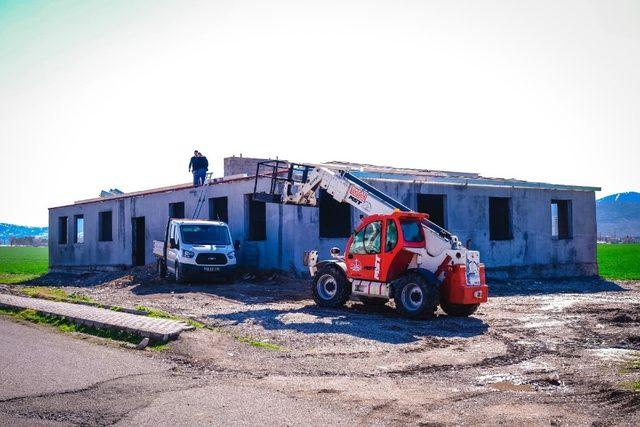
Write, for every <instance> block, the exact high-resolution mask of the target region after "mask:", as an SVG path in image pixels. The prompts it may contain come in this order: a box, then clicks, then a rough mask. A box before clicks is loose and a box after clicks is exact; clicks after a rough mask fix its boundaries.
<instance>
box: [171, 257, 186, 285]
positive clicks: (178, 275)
mask: <svg viewBox="0 0 640 427" xmlns="http://www.w3.org/2000/svg"><path fill="white" fill-rule="evenodd" d="M173 279H174V280H175V282H176V283H184V275H183V273H182V268H181V267H180V263H179V262H178V261H176V266H175V268H174V273H173Z"/></svg>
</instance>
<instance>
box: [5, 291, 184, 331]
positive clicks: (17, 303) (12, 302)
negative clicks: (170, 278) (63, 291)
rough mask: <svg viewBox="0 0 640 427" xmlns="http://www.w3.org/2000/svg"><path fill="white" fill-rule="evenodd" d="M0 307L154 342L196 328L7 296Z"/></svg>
mask: <svg viewBox="0 0 640 427" xmlns="http://www.w3.org/2000/svg"><path fill="white" fill-rule="evenodd" d="M0 306H1V307H6V308H11V309H21V310H24V309H29V310H34V311H36V312H38V313H40V314H43V315H47V316H56V317H60V318H63V319H67V320H70V321H72V322H74V323H77V324H79V325H85V326H89V327H94V328H101V329H115V330H119V331H123V332H129V333H134V334H138V335H140V336H142V337H147V338H149V339H150V340H151V341H155V342H158V341H160V342H167V341H168V340H170V339H176V338H177V337H178V336H179V335H180V333H181V332H182V331H186V330H192V329H195V328H194V327H193V326H191V325H188V324H186V323H184V322H180V321H176V320H170V319H159V318H154V317H147V316H140V315H136V314H131V313H125V312H121V311H113V310H109V309H105V308H98V307H92V306H87V305H81V304H73V303H67V302H58V301H50V300H45V299H40V298H29V297H20V296H15V295H8V294H0Z"/></svg>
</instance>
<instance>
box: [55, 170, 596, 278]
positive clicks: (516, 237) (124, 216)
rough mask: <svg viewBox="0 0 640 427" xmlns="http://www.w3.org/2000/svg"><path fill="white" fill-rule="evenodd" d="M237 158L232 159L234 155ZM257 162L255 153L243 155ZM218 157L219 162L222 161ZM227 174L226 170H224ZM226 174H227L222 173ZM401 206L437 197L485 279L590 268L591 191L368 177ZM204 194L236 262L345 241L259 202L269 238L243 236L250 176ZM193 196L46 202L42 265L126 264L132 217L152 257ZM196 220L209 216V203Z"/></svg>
mask: <svg viewBox="0 0 640 427" xmlns="http://www.w3.org/2000/svg"><path fill="white" fill-rule="evenodd" d="M236 159H240V158H236ZM248 160H255V159H248ZM226 166H227V165H226V164H225V168H226ZM230 172H231V171H230ZM230 174H232V173H230ZM370 182H371V183H372V184H373V185H374V186H376V187H378V188H380V189H381V190H382V191H384V192H386V193H387V194H389V195H390V196H392V197H394V198H396V199H398V200H399V201H401V202H402V203H403V204H405V205H407V206H409V207H411V208H413V209H416V207H417V206H416V205H417V194H419V193H425V194H444V195H445V196H446V198H445V217H446V227H447V228H448V229H449V230H450V231H451V232H452V233H453V234H456V235H457V236H458V237H459V238H460V240H461V241H462V242H463V244H467V243H468V244H469V246H470V247H471V248H473V249H477V250H479V251H480V256H481V260H482V261H483V262H484V263H485V264H486V266H487V268H488V271H489V276H490V277H493V278H507V277H562V276H579V275H594V274H597V264H596V221H595V194H594V193H593V192H590V191H570V190H542V189H517V188H508V187H486V186H482V187H479V186H478V187H475V186H466V187H462V186H453V185H442V184H426V183H414V182H397V181H396V182H390V181H376V180H372V181H370ZM205 191H206V198H207V199H208V198H210V197H220V196H227V197H228V209H229V227H230V228H231V233H232V235H233V238H234V240H239V241H240V242H241V249H240V251H239V260H240V262H241V263H244V264H246V265H250V266H254V267H258V268H277V269H282V270H287V271H293V272H297V273H302V274H305V273H306V270H305V268H304V266H303V265H302V257H303V253H304V251H306V250H309V249H318V250H319V251H320V256H321V257H328V254H329V249H330V248H331V247H333V246H338V247H341V248H344V246H345V244H346V239H327V238H320V237H319V211H318V209H317V208H308V207H300V206H288V205H287V206H284V205H278V204H267V207H266V214H267V233H266V234H267V239H266V240H265V241H249V240H247V234H248V218H247V215H248V211H247V209H246V203H247V197H246V196H247V195H248V194H251V192H252V191H253V179H242V180H234V181H230V182H223V183H218V184H214V185H211V186H208V187H205ZM198 196H199V194H198V193H196V192H195V191H194V190H193V189H190V188H187V189H181V190H175V191H169V192H164V193H156V194H148V195H142V196H136V197H126V198H123V199H116V200H109V199H107V200H104V201H99V202H92V203H87V204H80V205H73V206H67V207H60V208H52V209H51V210H50V212H49V226H50V228H49V233H50V234H49V236H50V238H49V254H50V257H49V263H50V267H51V268H52V269H58V268H82V269H91V268H125V267H127V266H130V265H131V264H132V238H131V233H132V225H131V218H132V217H137V216H144V217H145V221H146V235H145V237H146V262H147V263H150V262H153V256H152V252H151V250H152V241H153V240H154V239H155V240H163V239H164V231H165V226H166V222H167V220H168V217H169V203H172V202H185V213H186V216H187V217H189V218H190V217H191V216H192V214H193V212H194V209H195V207H196V204H197V200H198ZM489 197H510V198H511V206H512V224H513V227H512V229H513V239H511V240H506V241H491V240H490V239H489V202H488V198H489ZM553 199H566V200H571V201H572V229H573V237H572V238H571V239H567V240H557V239H554V238H552V237H551V200H553ZM104 210H112V211H113V241H112V242H98V213H99V212H100V211H104ZM76 214H83V215H84V221H85V225H84V227H85V243H82V244H74V243H73V235H72V234H73V216H74V215H76ZM64 215H66V216H68V217H69V226H68V231H69V239H68V243H67V244H66V245H60V244H58V243H57V242H58V236H57V233H58V217H60V216H64ZM200 217H201V218H207V217H208V203H206V204H205V205H204V207H203V209H202V212H201V215H200ZM358 223H359V212H358V211H355V210H352V225H353V227H354V228H355V226H356V225H357V224H358Z"/></svg>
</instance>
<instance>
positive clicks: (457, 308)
mask: <svg viewBox="0 0 640 427" xmlns="http://www.w3.org/2000/svg"><path fill="white" fill-rule="evenodd" d="M479 306H480V304H450V303H448V302H446V301H440V308H442V311H444V312H445V313H447V314H448V315H449V316H457V317H468V316H471V315H472V314H473V313H475V312H476V310H477V309H478V307H479Z"/></svg>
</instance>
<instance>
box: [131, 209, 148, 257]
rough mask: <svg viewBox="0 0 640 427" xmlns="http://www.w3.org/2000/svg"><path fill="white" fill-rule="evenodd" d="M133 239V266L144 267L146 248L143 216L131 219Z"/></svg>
mask: <svg viewBox="0 0 640 427" xmlns="http://www.w3.org/2000/svg"><path fill="white" fill-rule="evenodd" d="M131 239H132V241H131V251H132V254H131V255H132V264H133V265H144V264H145V253H146V247H145V231H144V217H143V216H139V217H135V218H131Z"/></svg>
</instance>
